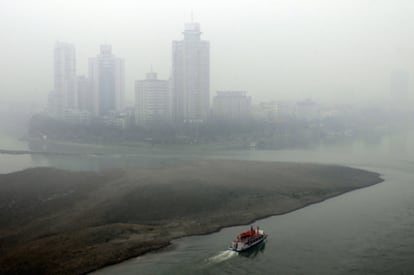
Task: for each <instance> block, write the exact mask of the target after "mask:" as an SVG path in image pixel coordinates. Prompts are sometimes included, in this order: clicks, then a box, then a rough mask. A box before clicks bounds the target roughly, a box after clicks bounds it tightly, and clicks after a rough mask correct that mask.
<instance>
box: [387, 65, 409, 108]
mask: <svg viewBox="0 0 414 275" xmlns="http://www.w3.org/2000/svg"><path fill="white" fill-rule="evenodd" d="M409 82H410V75H409V73H408V72H406V71H403V70H396V71H393V72H392V73H391V79H390V93H391V98H392V100H393V103H394V105H397V106H399V107H403V106H405V105H406V104H407V103H408V100H409V92H410V91H409V89H410V88H409Z"/></svg>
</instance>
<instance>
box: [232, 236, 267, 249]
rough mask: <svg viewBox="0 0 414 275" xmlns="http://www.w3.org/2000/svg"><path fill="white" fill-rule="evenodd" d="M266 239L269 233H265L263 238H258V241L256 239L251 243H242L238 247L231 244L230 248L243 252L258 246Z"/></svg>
mask: <svg viewBox="0 0 414 275" xmlns="http://www.w3.org/2000/svg"><path fill="white" fill-rule="evenodd" d="M266 239H267V235H263V236H262V237H261V238H259V239H257V240H256V241H254V242H252V243H249V244H247V243H243V244H242V245H237V246H236V247H234V246H231V247H229V250H231V251H235V252H243V251H246V250H249V249H251V248H253V247H256V246H258V245H259V244H261V243H263V242H265V241H266Z"/></svg>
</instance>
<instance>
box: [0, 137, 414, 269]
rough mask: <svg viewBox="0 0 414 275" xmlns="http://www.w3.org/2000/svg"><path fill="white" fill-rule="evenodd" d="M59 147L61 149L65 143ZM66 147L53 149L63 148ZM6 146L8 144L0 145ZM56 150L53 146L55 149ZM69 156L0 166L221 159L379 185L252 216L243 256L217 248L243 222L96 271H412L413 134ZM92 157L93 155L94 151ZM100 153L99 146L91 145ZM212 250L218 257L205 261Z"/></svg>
mask: <svg viewBox="0 0 414 275" xmlns="http://www.w3.org/2000/svg"><path fill="white" fill-rule="evenodd" d="M68 146H69V147H68ZM72 146H74V145H65V146H63V147H61V148H60V147H59V148H57V149H59V150H62V151H64V150H68V148H70V147H72ZM5 149H13V148H5ZM57 149H56V150H57ZM77 150H78V151H79V152H81V153H80V154H79V155H76V156H63V155H32V156H28V155H19V156H13V155H0V164H1V168H2V169H3V170H2V172H3V173H4V172H7V171H13V170H18V169H22V168H25V167H31V166H37V165H49V166H55V167H59V168H66V169H73V170H90V169H93V170H98V169H102V168H107V167H121V168H125V167H136V166H142V167H147V166H156V165H163V164H166V163H169V162H175V161H177V160H181V159H192V158H231V159H247V160H261V161H296V162H297V161H299V162H319V163H330V164H332V163H334V164H345V165H351V166H356V167H361V168H365V169H369V170H373V171H376V172H379V173H381V174H382V175H383V177H384V179H385V181H384V182H383V183H380V184H378V185H375V186H372V187H369V188H365V189H361V190H357V191H353V192H350V193H347V194H344V195H342V196H339V197H335V198H332V199H330V200H327V201H325V202H323V203H320V204H316V205H312V206H309V207H306V208H304V209H301V210H298V211H295V212H292V213H289V214H286V215H281V216H276V217H271V218H268V219H264V220H261V221H258V223H257V224H259V225H260V227H261V228H263V229H265V230H266V232H267V233H268V235H269V239H268V241H267V244H266V246H264V247H263V248H262V250H261V249H260V248H259V250H258V251H253V252H252V254H250V255H249V254H248V255H247V256H245V257H244V256H242V255H237V256H229V255H227V254H220V253H219V254H218V252H217V251H224V249H226V248H227V245H228V243H229V240H232V239H233V237H234V236H235V235H236V234H237V233H238V232H240V231H242V230H244V229H245V226H243V227H232V228H225V229H223V230H222V231H220V232H218V233H216V234H211V235H207V236H195V237H188V238H183V239H180V240H177V241H174V244H175V245H174V248H173V249H170V250H168V251H165V252H162V253H150V254H147V255H145V256H143V257H138V258H136V259H133V260H130V261H127V262H124V263H121V264H119V265H115V266H111V267H109V268H107V269H103V270H100V271H99V272H98V273H100V274H236V273H237V274H251V273H254V274H275V273H278V274H413V273H414V230H413V228H414V174H413V171H414V134H413V132H407V133H403V134H401V133H400V134H390V135H387V136H383V137H381V138H380V139H379V140H378V139H359V140H354V141H352V142H351V141H346V142H343V143H335V144H329V145H327V144H325V145H323V144H322V145H319V146H318V147H316V148H313V149H307V150H280V151H254V150H249V151H247V150H246V151H223V150H222V151H215V150H198V151H196V152H194V151H185V150H184V149H183V148H182V147H181V148H169V149H168V150H160V149H159V148H124V147H123V148H120V149H119V150H118V149H117V148H113V147H110V148H106V147H105V148H100V147H96V146H91V148H89V147H84V146H80V147H79V148H78V149H77ZM97 150H98V152H99V154H96V152H97ZM99 150H100V151H99ZM216 256H219V258H220V259H223V258H224V259H225V260H223V261H218V262H211V261H208V260H207V259H210V258H212V257H216Z"/></svg>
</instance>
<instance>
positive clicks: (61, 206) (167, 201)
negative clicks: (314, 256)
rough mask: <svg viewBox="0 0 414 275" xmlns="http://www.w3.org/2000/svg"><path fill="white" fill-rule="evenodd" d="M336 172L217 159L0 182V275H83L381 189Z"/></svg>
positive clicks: (19, 175)
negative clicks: (184, 240)
mask: <svg viewBox="0 0 414 275" xmlns="http://www.w3.org/2000/svg"><path fill="white" fill-rule="evenodd" d="M381 181H382V179H381V178H380V176H379V175H378V174H376V173H372V172H368V171H363V170H359V169H353V168H348V167H341V166H334V165H316V164H304V163H282V162H252V161H234V160H210V161H192V162H180V163H177V164H176V165H170V166H166V167H162V168H156V169H155V168H153V169H135V170H132V169H131V170H112V171H109V170H108V171H102V172H71V171H65V170H58V169H53V168H34V169H28V170H24V171H21V172H16V173H12V174H6V175H0V236H1V237H0V255H1V256H0V273H1V274H34V273H36V274H57V273H59V274H84V273H87V272H91V271H94V270H97V269H100V268H102V267H104V266H107V265H111V264H114V263H118V262H121V261H124V260H127V259H129V258H132V257H136V256H139V255H142V254H144V253H147V252H149V251H152V250H154V249H159V248H162V247H165V246H167V245H168V244H169V243H170V241H171V240H173V239H176V238H180V237H184V236H189V235H200V234H209V233H212V232H215V231H218V230H219V229H221V228H223V227H227V226H232V225H240V224H248V223H250V222H252V221H254V220H256V219H259V218H264V217H268V216H272V215H278V214H283V213H286V212H290V211H293V210H296V209H299V208H302V207H304V206H306V205H309V204H312V203H317V202H320V201H323V200H325V199H327V198H330V197H333V196H337V195H340V194H342V193H345V192H348V191H351V190H355V189H358V188H363V187H366V186H370V185H373V184H376V183H379V182H381Z"/></svg>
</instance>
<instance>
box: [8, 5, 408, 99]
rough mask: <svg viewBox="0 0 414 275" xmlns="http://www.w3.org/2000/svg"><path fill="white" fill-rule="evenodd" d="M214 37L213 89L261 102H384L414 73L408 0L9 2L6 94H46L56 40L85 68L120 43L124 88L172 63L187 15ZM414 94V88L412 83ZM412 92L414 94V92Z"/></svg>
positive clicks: (129, 95) (166, 72)
mask: <svg viewBox="0 0 414 275" xmlns="http://www.w3.org/2000/svg"><path fill="white" fill-rule="evenodd" d="M192 12H193V14H194V21H197V22H199V23H200V24H201V30H202V32H203V35H202V39H204V40H208V41H210V47H211V49H210V55H211V60H210V64H211V65H210V66H211V67H210V70H211V91H210V94H211V96H214V95H215V93H216V91H217V90H246V91H247V92H248V93H249V95H250V96H252V97H253V100H254V101H256V102H258V101H262V100H272V99H273V100H278V99H283V100H286V99H291V100H300V99H303V98H308V97H312V98H314V99H316V100H323V101H332V100H335V101H341V100H344V101H346V102H354V101H377V100H382V99H386V98H387V97H388V96H389V87H390V74H391V72H392V71H393V70H396V69H397V70H406V71H408V72H409V73H410V74H411V79H410V81H411V82H410V86H411V87H412V86H413V85H412V82H413V74H414V37H413V36H414V17H412V16H411V15H412V14H413V12H414V3H413V2H411V1H408V0H400V1H392V2H391V1H386V0H341V1H339V0H335V1H332V0H330V1H328V0H313V1H299V0H296V1H294V0H283V1H264V0H259V1H235V0H228V1H185V0H179V1H160V0H156V1H112V0H110V1H97V0H89V1H87V0H86V1H80V0H75V1H7V0H1V1H0V18H1V19H0V20H1V21H0V36H1V37H2V42H3V43H1V44H0V52H1V54H2V60H3V64H4V65H3V70H2V72H1V75H2V81H1V82H0V90H1V92H2V95H3V96H2V100H1V101H3V102H4V101H8V100H24V99H29V100H35V101H37V102H40V103H45V102H46V101H47V94H48V92H49V91H51V90H52V89H53V47H54V45H55V42H56V41H64V42H69V43H73V44H74V45H75V47H76V58H77V73H78V74H87V62H88V58H89V57H94V56H96V55H97V54H98V52H99V45H100V44H111V45H112V49H113V53H114V54H115V55H116V56H118V57H120V58H124V59H125V81H126V82H125V93H126V99H127V102H128V103H129V104H132V103H133V99H134V98H133V95H134V88H133V87H134V81H135V80H140V79H144V78H145V73H146V72H148V71H149V70H150V67H151V66H152V67H153V69H154V71H155V72H157V73H158V76H159V78H160V79H168V78H169V76H170V71H171V43H172V41H173V40H180V39H182V31H183V28H184V23H185V22H189V21H190V20H191V13H192ZM410 92H411V93H412V92H413V89H412V88H411V89H410ZM411 98H413V97H412V96H411Z"/></svg>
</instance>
